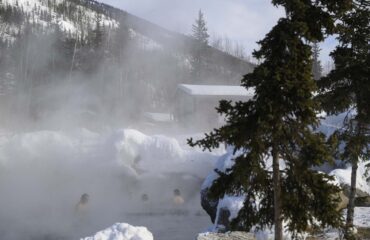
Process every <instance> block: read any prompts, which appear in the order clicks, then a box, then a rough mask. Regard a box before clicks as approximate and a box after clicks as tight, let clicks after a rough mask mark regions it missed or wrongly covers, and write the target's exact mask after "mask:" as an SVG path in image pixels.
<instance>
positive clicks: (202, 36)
mask: <svg viewBox="0 0 370 240" xmlns="http://www.w3.org/2000/svg"><path fill="white" fill-rule="evenodd" d="M192 31H193V34H192V36H193V38H194V39H196V40H197V41H199V42H201V43H203V44H206V45H207V44H208V39H209V34H208V29H207V23H206V21H205V19H204V15H203V12H202V10H199V12H198V18H197V19H196V20H195V23H194V24H193V26H192Z"/></svg>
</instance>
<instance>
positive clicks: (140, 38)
mask: <svg viewBox="0 0 370 240" xmlns="http://www.w3.org/2000/svg"><path fill="white" fill-rule="evenodd" d="M129 33H130V37H131V38H132V39H137V42H138V45H139V47H140V48H141V49H143V50H146V51H154V50H163V46H162V45H161V44H159V43H158V42H156V41H154V40H153V39H150V38H148V37H146V36H144V35H142V34H140V33H138V32H136V31H135V30H134V29H132V28H130V29H129Z"/></svg>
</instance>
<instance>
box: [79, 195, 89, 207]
mask: <svg viewBox="0 0 370 240" xmlns="http://www.w3.org/2000/svg"><path fill="white" fill-rule="evenodd" d="M89 199H90V196H89V194H87V193H84V194H82V196H81V198H80V203H82V204H86V203H88V202H89Z"/></svg>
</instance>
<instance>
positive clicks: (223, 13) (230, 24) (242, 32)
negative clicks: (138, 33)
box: [100, 0, 335, 65]
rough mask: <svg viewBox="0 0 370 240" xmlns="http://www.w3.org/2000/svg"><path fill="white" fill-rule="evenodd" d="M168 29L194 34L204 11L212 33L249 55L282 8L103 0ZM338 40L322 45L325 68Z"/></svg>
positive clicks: (226, 1)
mask: <svg viewBox="0 0 370 240" xmlns="http://www.w3.org/2000/svg"><path fill="white" fill-rule="evenodd" d="M100 1H102V2H105V3H107V4H111V5H113V6H115V7H119V8H121V9H123V10H126V11H128V12H130V13H132V14H134V15H137V16H139V17H142V18H145V19H147V20H149V21H152V22H154V23H157V24H159V25H161V26H163V27H165V28H167V29H170V30H175V31H178V32H181V33H185V34H190V33H191V25H192V24H193V22H194V20H195V18H196V17H197V14H198V11H199V9H202V11H203V12H204V15H205V18H206V21H207V26H208V30H209V33H210V34H211V36H212V35H215V34H217V35H226V36H228V37H229V38H231V39H232V40H234V41H238V42H240V43H242V44H243V45H244V46H245V48H246V51H247V53H248V54H250V53H251V52H252V50H253V49H255V48H257V44H256V42H257V41H258V40H261V39H262V38H263V37H264V36H265V34H266V33H267V32H268V31H269V30H270V29H271V27H272V26H273V25H274V24H275V23H276V21H277V20H278V19H279V18H280V17H281V16H283V14H284V12H283V10H282V9H278V8H276V7H274V6H272V4H271V1H269V0H100ZM334 45H335V41H333V40H329V41H327V42H325V43H324V44H322V46H321V48H322V62H323V65H324V64H325V63H326V62H327V61H328V60H329V57H328V53H329V52H330V51H331V49H332V48H333V46H334Z"/></svg>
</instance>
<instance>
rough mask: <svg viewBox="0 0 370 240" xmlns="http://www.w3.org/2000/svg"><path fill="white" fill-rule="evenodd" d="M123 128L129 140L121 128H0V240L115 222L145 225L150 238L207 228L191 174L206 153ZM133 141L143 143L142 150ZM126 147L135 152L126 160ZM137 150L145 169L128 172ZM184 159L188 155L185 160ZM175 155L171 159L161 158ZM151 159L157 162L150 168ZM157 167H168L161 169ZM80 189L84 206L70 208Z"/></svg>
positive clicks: (191, 234) (87, 231)
mask: <svg viewBox="0 0 370 240" xmlns="http://www.w3.org/2000/svg"><path fill="white" fill-rule="evenodd" d="M129 132H130V133H131V134H132V133H134V134H132V135H131V138H130V139H131V140H130V141H131V142H132V144H131V145H130V144H128V143H129V142H130V141H128V140H127V139H126V138H127V136H126V138H125V139H126V140H127V141H126V142H123V143H122V141H123V140H122V139H123V138H122V136H123V135H122V134H121V133H122V132H119V133H120V134H117V133H113V134H107V135H104V134H103V135H104V136H102V134H97V133H92V132H88V131H86V130H82V131H73V132H72V133H66V132H56V131H38V132H29V133H20V134H14V133H6V134H5V133H2V134H0V135H1V136H0V196H1V198H0V223H1V224H0V236H1V239H2V240H18V239H35V240H36V239H37V240H43V239H45V240H46V239H52V240H59V239H60V240H64V239H68V240H69V239H78V238H81V237H85V236H91V235H93V234H94V233H96V232H97V231H99V230H102V229H105V228H107V227H109V226H111V225H112V224H114V223H116V222H126V223H129V224H131V225H134V226H135V225H136V226H145V227H147V228H148V229H149V230H150V231H151V232H153V234H154V236H155V239H157V240H170V239H171V240H173V239H176V240H182V239H184V240H185V239H194V238H195V237H196V235H197V233H199V232H202V231H204V230H206V228H207V227H209V225H210V224H211V222H210V220H209V217H208V216H207V215H206V214H205V213H204V212H203V211H202V209H201V206H200V199H199V194H198V193H199V189H200V185H201V182H202V180H201V178H200V177H199V176H196V174H198V175H199V173H205V172H209V171H211V169H212V166H211V165H207V164H204V162H202V161H200V163H201V165H195V166H193V165H191V164H194V162H196V161H194V160H197V159H198V160H200V159H202V158H203V159H202V160H204V159H208V158H209V157H211V156H208V155H207V154H204V153H199V152H198V153H197V152H189V153H188V152H186V151H183V150H182V146H179V145H178V144H177V143H176V141H175V140H173V139H167V138H166V137H163V136H162V137H160V138H151V137H148V136H145V135H143V134H138V133H137V132H135V131H134V132H133V131H129ZM126 135H127V134H126ZM117 136H118V137H117ZM138 142H141V143H146V144H145V148H141V147H140V146H139V145H137V144H138ZM122 144H123V145H124V148H123V149H124V152H122V151H123V150H122V148H120V147H119V146H121V145H122ZM135 144H136V145H135ZM134 150H135V151H134ZM144 151H148V152H147V153H145V152H144ZM168 151H170V152H172V154H170V153H169V152H168ZM174 151H175V152H174ZM176 151H178V152H179V153H176ZM133 152H136V154H137V153H138V152H139V153H140V155H135V154H133V155H132V154H131V158H130V154H129V153H133ZM139 156H140V161H142V162H143V166H146V168H147V169H144V170H141V171H142V172H140V174H137V173H136V175H135V174H133V171H134V167H133V165H130V164H133V162H132V159H134V160H137V159H139ZM165 156H171V159H164V157H165ZM188 157H190V159H191V160H192V161H190V162H187V159H188ZM177 158H181V159H180V160H181V161H180V160H179V159H177ZM127 159H129V161H128V162H125V161H126V160H127ZM175 160H177V161H179V162H178V164H173V163H172V165H170V164H169V163H170V162H168V164H166V163H167V162H166V161H175ZM158 162H160V163H161V165H162V166H156V164H157V163H158ZM134 163H135V161H134ZM171 166H172V167H174V168H173V169H171ZM199 166H201V167H202V168H203V169H200V167H199ZM164 168H167V170H168V172H161V170H163V169H164ZM177 168H180V169H178V171H177V172H176V169H177ZM185 168H186V169H187V171H191V169H193V168H194V174H195V175H194V174H191V173H189V172H188V173H183V172H181V171H182V170H183V169H185ZM151 169H155V171H154V172H150V170H151ZM199 170H201V171H199ZM176 188H178V189H181V192H182V195H183V197H184V199H185V204H184V205H182V206H176V205H174V203H173V201H172V199H173V191H174V189H176ZM83 193H88V194H89V195H90V201H89V204H88V208H87V209H88V210H87V211H86V212H84V213H80V212H76V211H75V206H76V204H77V203H78V201H79V198H80V196H81V195H82V194H83ZM144 193H145V194H147V195H148V196H149V200H148V201H146V202H143V201H142V200H141V196H142V194H144Z"/></svg>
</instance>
